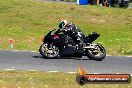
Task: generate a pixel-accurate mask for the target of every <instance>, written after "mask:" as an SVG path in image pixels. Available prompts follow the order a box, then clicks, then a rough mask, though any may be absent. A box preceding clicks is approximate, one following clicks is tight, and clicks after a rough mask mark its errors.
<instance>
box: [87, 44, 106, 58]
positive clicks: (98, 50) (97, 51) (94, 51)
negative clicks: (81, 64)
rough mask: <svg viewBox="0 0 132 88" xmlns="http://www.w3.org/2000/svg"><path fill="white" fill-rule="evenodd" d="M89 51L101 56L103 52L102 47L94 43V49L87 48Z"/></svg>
mask: <svg viewBox="0 0 132 88" xmlns="http://www.w3.org/2000/svg"><path fill="white" fill-rule="evenodd" d="M89 52H90V53H91V54H93V55H95V56H102V55H103V54H104V52H105V51H104V48H103V47H102V46H100V45H96V49H93V50H89Z"/></svg>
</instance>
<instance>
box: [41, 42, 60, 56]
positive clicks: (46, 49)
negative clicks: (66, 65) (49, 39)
mask: <svg viewBox="0 0 132 88" xmlns="http://www.w3.org/2000/svg"><path fill="white" fill-rule="evenodd" d="M39 52H40V54H41V55H42V56H43V57H44V58H56V57H57V56H58V55H59V48H58V47H57V46H55V45H52V44H47V43H44V44H42V45H41V46H40V48H39Z"/></svg>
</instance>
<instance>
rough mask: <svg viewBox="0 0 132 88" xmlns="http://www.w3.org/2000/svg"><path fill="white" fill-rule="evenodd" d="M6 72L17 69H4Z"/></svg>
mask: <svg viewBox="0 0 132 88" xmlns="http://www.w3.org/2000/svg"><path fill="white" fill-rule="evenodd" d="M4 70H5V71H14V70H15V69H4Z"/></svg>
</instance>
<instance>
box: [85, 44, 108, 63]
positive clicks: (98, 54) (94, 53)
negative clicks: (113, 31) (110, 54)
mask: <svg viewBox="0 0 132 88" xmlns="http://www.w3.org/2000/svg"><path fill="white" fill-rule="evenodd" d="M95 47H96V48H95V49H89V50H87V51H86V55H87V57H88V58H89V59H92V60H98V61H102V59H104V58H105V56H106V50H105V48H104V47H103V46H102V45H101V44H96V45H95Z"/></svg>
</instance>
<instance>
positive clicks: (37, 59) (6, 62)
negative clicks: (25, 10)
mask: <svg viewBox="0 0 132 88" xmlns="http://www.w3.org/2000/svg"><path fill="white" fill-rule="evenodd" d="M79 66H82V67H83V68H84V69H85V70H86V72H88V73H128V74H132V57H125V56H107V57H106V58H105V59H104V60H102V61H94V60H89V59H88V58H87V57H83V58H61V57H58V58H56V59H46V58H43V57H42V56H41V55H40V54H39V53H37V52H29V51H0V70H30V71H31V70H32V71H33V70H34V71H35V70H37V71H59V72H77V70H78V67H79Z"/></svg>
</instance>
